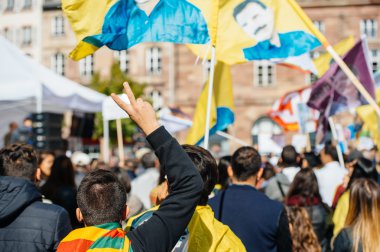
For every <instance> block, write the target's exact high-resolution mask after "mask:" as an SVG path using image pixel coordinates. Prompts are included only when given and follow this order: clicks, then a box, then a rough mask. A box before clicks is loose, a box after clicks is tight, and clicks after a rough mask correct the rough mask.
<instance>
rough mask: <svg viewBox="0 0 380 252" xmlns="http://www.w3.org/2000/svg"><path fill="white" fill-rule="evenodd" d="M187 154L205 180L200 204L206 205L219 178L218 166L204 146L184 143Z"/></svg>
mask: <svg viewBox="0 0 380 252" xmlns="http://www.w3.org/2000/svg"><path fill="white" fill-rule="evenodd" d="M182 148H183V149H184V150H185V152H186V153H187V155H188V156H189V157H190V159H191V161H193V163H194V165H195V167H196V168H197V170H198V172H199V174H200V175H201V177H202V180H203V191H202V193H201V198H200V200H199V203H198V205H200V206H204V205H206V204H207V202H208V196H209V195H210V193H211V192H212V190H213V189H214V187H215V185H216V181H217V179H218V168H217V165H216V161H215V159H214V157H213V156H212V155H211V153H210V152H209V151H208V150H206V149H203V148H202V147H199V146H195V145H188V144H185V145H182Z"/></svg>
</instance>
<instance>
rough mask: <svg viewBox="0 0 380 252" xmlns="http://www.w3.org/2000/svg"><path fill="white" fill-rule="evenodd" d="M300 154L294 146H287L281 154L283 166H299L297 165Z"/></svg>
mask: <svg viewBox="0 0 380 252" xmlns="http://www.w3.org/2000/svg"><path fill="white" fill-rule="evenodd" d="M297 158H298V153H297V151H296V149H295V148H294V146H292V145H287V146H285V147H284V148H283V149H282V152H281V166H282V167H290V166H298V164H297Z"/></svg>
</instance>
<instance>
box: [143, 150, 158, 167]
mask: <svg viewBox="0 0 380 252" xmlns="http://www.w3.org/2000/svg"><path fill="white" fill-rule="evenodd" d="M156 160H157V157H156V155H155V154H154V152H152V151H150V152H148V153H145V154H144V155H143V156H142V157H141V164H142V166H143V167H144V168H145V169H147V168H152V167H154V166H155V165H156V163H155V162H156Z"/></svg>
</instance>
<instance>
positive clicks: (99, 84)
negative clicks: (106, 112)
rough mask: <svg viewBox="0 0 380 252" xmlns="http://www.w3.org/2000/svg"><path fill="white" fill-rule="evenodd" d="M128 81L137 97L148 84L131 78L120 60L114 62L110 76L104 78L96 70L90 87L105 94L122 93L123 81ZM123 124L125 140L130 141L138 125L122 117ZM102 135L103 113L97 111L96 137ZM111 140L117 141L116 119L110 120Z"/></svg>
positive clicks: (142, 93) (112, 142)
mask: <svg viewBox="0 0 380 252" xmlns="http://www.w3.org/2000/svg"><path fill="white" fill-rule="evenodd" d="M126 81H127V82H128V83H129V85H130V87H131V89H132V91H133V93H134V94H135V96H136V97H141V96H143V95H144V89H145V87H146V84H144V83H138V82H136V81H134V80H132V79H131V78H129V77H128V76H127V75H126V74H125V73H124V72H122V71H121V69H120V64H119V62H115V63H114V64H112V66H111V71H110V76H109V77H108V78H104V79H102V78H101V76H100V73H99V72H95V73H94V75H93V76H92V79H91V82H90V87H91V88H92V89H94V90H96V91H98V92H100V93H103V94H105V95H110V94H111V93H115V94H121V93H122V92H123V83H124V82H126ZM121 124H122V131H123V137H124V141H127V142H130V141H131V140H132V135H133V134H134V133H135V132H136V131H137V127H136V125H135V124H134V123H133V122H132V121H131V120H130V119H129V118H127V119H122V120H121ZM101 136H103V117H102V114H101V113H97V114H96V116H95V130H94V138H100V137H101ZM110 142H111V144H114V143H115V142H116V122H115V121H111V122H110Z"/></svg>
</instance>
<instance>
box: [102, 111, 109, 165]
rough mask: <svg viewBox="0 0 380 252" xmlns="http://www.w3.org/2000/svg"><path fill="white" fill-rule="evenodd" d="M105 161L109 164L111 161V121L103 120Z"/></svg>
mask: <svg viewBox="0 0 380 252" xmlns="http://www.w3.org/2000/svg"><path fill="white" fill-rule="evenodd" d="M103 160H104V162H105V163H106V164H108V162H109V160H110V132H109V121H108V120H105V119H104V118H103Z"/></svg>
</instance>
